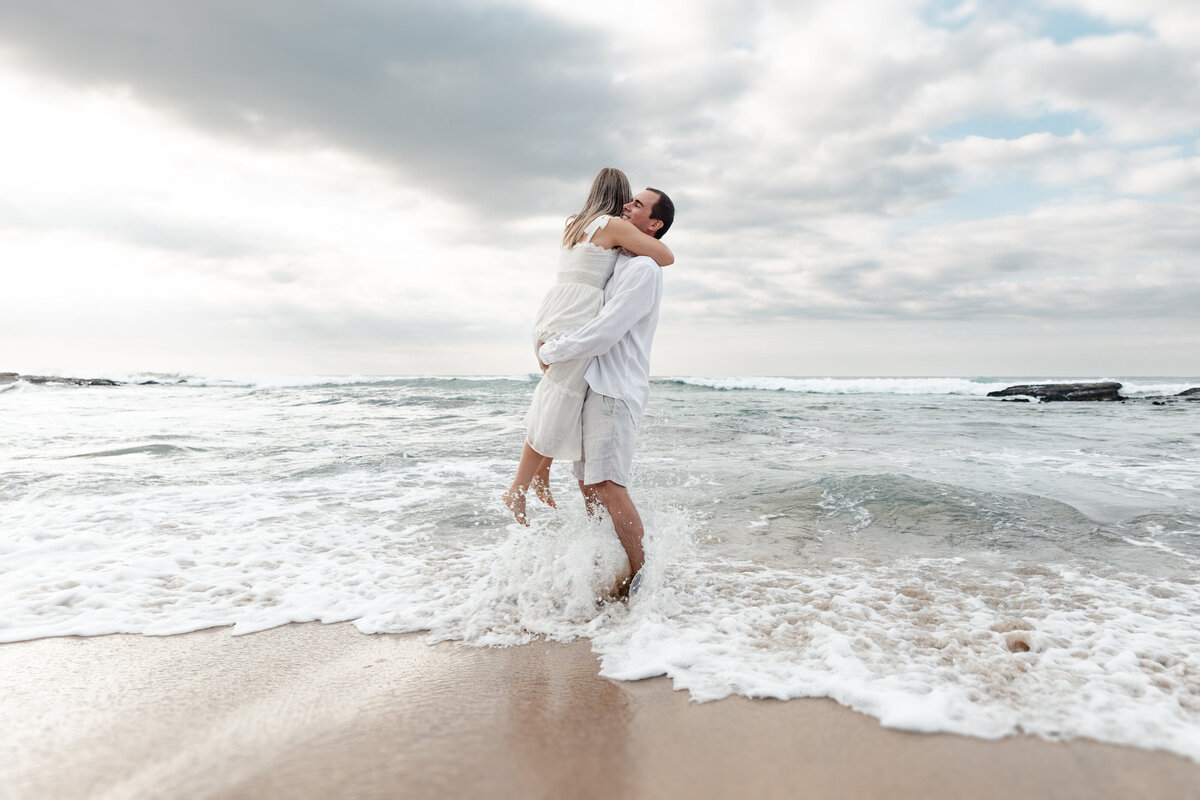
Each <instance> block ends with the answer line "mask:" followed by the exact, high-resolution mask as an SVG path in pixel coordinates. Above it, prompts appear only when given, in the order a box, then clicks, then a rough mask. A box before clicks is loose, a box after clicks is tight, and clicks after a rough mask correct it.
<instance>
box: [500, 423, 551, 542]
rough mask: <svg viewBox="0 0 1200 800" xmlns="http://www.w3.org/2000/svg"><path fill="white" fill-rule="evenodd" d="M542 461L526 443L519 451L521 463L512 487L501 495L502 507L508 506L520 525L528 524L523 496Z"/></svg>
mask: <svg viewBox="0 0 1200 800" xmlns="http://www.w3.org/2000/svg"><path fill="white" fill-rule="evenodd" d="M543 461H545V458H544V457H543V456H542V454H541V453H539V452H538V451H537V450H534V449H533V448H532V447H530V446H529V443H528V442H526V443H525V447H523V448H522V449H521V461H520V463H518V464H517V476H516V477H515V478H513V482H512V486H510V487H508V491H507V492H505V493H504V494H503V495H502V497H503V498H504V505H506V506H508V510H509V511H511V512H513V516H514V517H516V518H517V522H519V523H521V524H522V525H528V524H529V520H528V518H526V516H525V494H526V493H527V492H528V491H529V484H530V483H532V482H533V476H534V475H536V474H537V471H538V468H540V467H541V465H542V462H543Z"/></svg>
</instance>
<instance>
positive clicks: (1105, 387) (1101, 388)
mask: <svg viewBox="0 0 1200 800" xmlns="http://www.w3.org/2000/svg"><path fill="white" fill-rule="evenodd" d="M1120 390H1121V384H1119V383H1117V382H1116V381H1112V382H1106V383H1032V384H1027V385H1023V386H1009V387H1008V388H1007V389H1001V390H999V391H996V392H988V395H987V396H988V397H1012V396H1014V395H1026V396H1029V397H1036V398H1038V399H1039V400H1041V401H1042V402H1045V403H1049V402H1051V401H1056V400H1124V399H1125V398H1124V397H1122V396H1121V391H1120Z"/></svg>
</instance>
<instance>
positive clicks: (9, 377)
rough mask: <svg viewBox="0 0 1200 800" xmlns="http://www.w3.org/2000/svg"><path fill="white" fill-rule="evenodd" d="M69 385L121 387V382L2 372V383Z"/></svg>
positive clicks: (104, 379) (0, 375)
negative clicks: (24, 382) (23, 382)
mask: <svg viewBox="0 0 1200 800" xmlns="http://www.w3.org/2000/svg"><path fill="white" fill-rule="evenodd" d="M16 381H26V382H28V383H69V384H71V385H73V386H120V385H121V382H120V381H114V380H109V379H108V378H60V377H58V376H57V375H18V374H17V373H15V372H0V383H15V382H16Z"/></svg>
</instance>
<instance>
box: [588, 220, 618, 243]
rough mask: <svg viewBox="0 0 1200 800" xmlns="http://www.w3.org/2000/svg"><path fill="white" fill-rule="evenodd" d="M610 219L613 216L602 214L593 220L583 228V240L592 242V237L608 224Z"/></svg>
mask: <svg viewBox="0 0 1200 800" xmlns="http://www.w3.org/2000/svg"><path fill="white" fill-rule="evenodd" d="M610 219H612V217H610V216H609V215H608V214H601V215H600V216H598V217H596V218H595V219H594V220H592V221H591V223H590V224H589V225H588V226H587V227H586V228H584V229H583V241H585V242H590V241H591V240H592V237H593V236H595V235H596V231H598V230H600V229H601V228H603V227H604V226H605V225H607V224H608V221H609V220H610Z"/></svg>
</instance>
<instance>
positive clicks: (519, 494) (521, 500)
mask: <svg viewBox="0 0 1200 800" xmlns="http://www.w3.org/2000/svg"><path fill="white" fill-rule="evenodd" d="M500 496H501V497H502V498H504V505H506V506H508V510H509V511H511V512H512V513H513V516H514V517H516V518H517V522H519V523H521V524H522V525H524V526H525V527H527V528H528V527H529V520H528V519H527V518H526V517H525V492H523V491H521V490H520V489H509V490H508V491H507V492H505V493H504V494H502V495H500Z"/></svg>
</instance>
